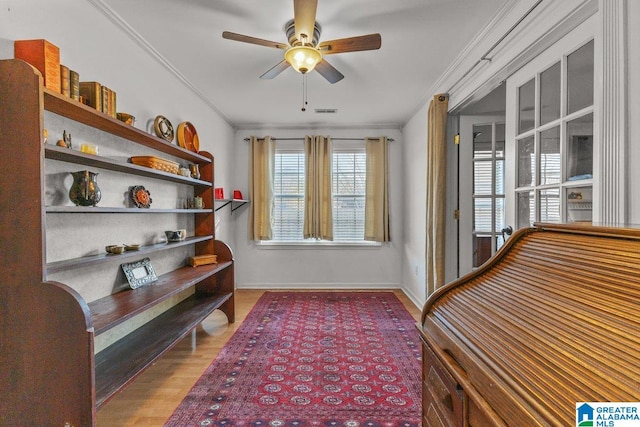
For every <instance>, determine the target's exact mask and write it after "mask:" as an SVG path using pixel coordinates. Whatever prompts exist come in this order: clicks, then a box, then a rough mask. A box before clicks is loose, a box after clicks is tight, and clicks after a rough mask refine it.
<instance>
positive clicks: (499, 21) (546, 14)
mask: <svg viewBox="0 0 640 427" xmlns="http://www.w3.org/2000/svg"><path fill="white" fill-rule="evenodd" d="M597 12H598V0H555V1H554V0H550V1H546V0H545V1H542V2H538V1H537V0H526V1H522V0H508V1H507V2H505V4H504V5H503V6H502V8H501V9H500V10H499V11H498V13H496V15H495V16H494V17H493V18H492V19H491V20H490V21H489V22H488V23H487V25H485V27H484V28H483V29H482V30H481V31H480V32H478V34H477V35H476V37H475V38H474V39H473V40H472V41H471V42H470V43H469V44H468V45H467V46H466V47H465V49H463V50H462V52H460V54H459V55H458V56H457V57H456V59H455V60H454V61H453V62H452V63H451V65H450V66H449V67H448V68H447V69H446V70H445V71H444V73H442V75H441V76H440V78H439V79H438V80H437V81H436V82H435V83H434V85H433V86H432V87H431V89H430V90H429V92H428V93H427V95H425V97H424V98H423V99H422V101H421V102H420V104H418V105H417V106H416V107H415V110H414V111H415V112H414V114H413V115H415V113H416V112H418V111H419V110H420V109H421V108H423V107H424V106H425V105H426V103H427V102H428V101H429V100H430V99H431V97H432V96H433V95H434V94H436V93H443V92H444V93H448V94H449V112H450V113H452V114H456V113H457V111H459V110H460V109H461V108H463V107H465V106H467V105H469V104H471V103H473V102H475V101H477V100H479V99H481V98H482V97H483V96H485V95H487V94H488V93H489V92H491V90H493V89H495V88H496V87H497V86H499V85H500V84H501V83H502V82H503V81H504V80H506V79H507V78H508V77H509V76H510V75H511V74H513V73H514V72H516V71H517V70H518V69H519V68H520V67H522V66H523V65H525V64H526V63H528V62H529V61H530V60H531V59H533V58H534V57H536V56H537V55H538V54H540V53H541V52H542V51H544V50H545V49H546V48H548V47H549V46H551V45H552V44H553V43H555V42H556V41H558V40H559V39H560V38H562V37H563V36H564V35H566V34H567V33H569V32H570V31H571V30H572V29H574V28H575V27H577V26H578V25H579V24H580V23H581V22H583V21H584V20H586V19H587V18H589V17H590V16H592V15H594V14H595V13H597ZM496 43H497V45H496ZM484 54H489V55H490V56H489V57H488V58H483V57H482V56H483V55H484ZM413 115H412V116H413Z"/></svg>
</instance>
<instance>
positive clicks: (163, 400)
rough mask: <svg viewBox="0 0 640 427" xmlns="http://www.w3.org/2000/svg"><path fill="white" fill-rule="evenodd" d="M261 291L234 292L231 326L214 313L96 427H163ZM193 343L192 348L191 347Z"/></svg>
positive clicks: (113, 403)
mask: <svg viewBox="0 0 640 427" xmlns="http://www.w3.org/2000/svg"><path fill="white" fill-rule="evenodd" d="M263 292H264V291H261V290H242V289H241V290H237V291H236V297H235V300H236V322H235V323H232V324H228V323H227V318H226V316H225V315H224V314H222V313H220V312H217V311H216V312H214V314H213V315H212V316H210V317H209V318H208V319H206V320H205V321H204V322H203V323H202V324H201V325H200V326H198V328H197V329H196V333H195V340H194V339H193V336H192V335H190V336H188V337H186V338H185V339H184V340H182V341H181V342H179V343H178V344H177V345H176V346H175V347H173V348H172V349H171V350H169V351H168V352H167V353H165V355H164V356H162V357H161V358H160V359H159V360H158V361H157V362H156V363H155V364H154V365H153V366H151V367H150V368H148V369H147V370H146V371H144V372H143V373H142V374H140V375H139V376H138V377H137V378H136V379H135V380H134V381H133V382H132V383H131V384H129V385H128V386H127V387H126V388H125V389H124V390H123V391H122V392H121V393H119V394H117V395H116V396H115V397H113V398H112V399H111V400H110V401H109V402H108V403H107V404H106V405H104V406H103V407H102V408H101V409H100V410H99V411H98V413H97V417H96V418H97V425H98V426H99V427H125V426H138V427H139V426H149V427H151V426H162V425H164V423H165V421H166V420H167V419H168V418H169V417H170V416H171V414H172V413H173V410H174V409H175V408H176V407H177V406H178V405H179V404H180V402H182V399H183V398H184V397H185V396H186V394H187V393H188V392H189V390H191V387H193V385H194V384H195V382H196V381H197V380H198V378H200V376H201V375H202V373H203V372H204V370H205V369H206V368H207V367H208V366H209V365H210V364H211V362H212V361H213V359H214V358H215V357H216V355H217V354H218V352H219V351H220V349H222V347H224V345H225V343H226V342H227V340H228V339H229V338H231V336H232V335H233V333H234V332H235V331H236V329H237V328H238V327H239V326H240V324H241V323H242V321H243V320H244V318H245V317H246V316H247V314H249V311H251V308H252V307H253V306H254V304H255V303H256V302H257V301H258V299H259V298H260V296H261V295H262V294H263ZM394 293H395V294H396V296H397V297H398V299H400V301H402V303H403V304H404V306H405V307H406V308H407V311H409V313H411V315H412V316H413V317H414V318H415V319H416V320H419V318H420V310H419V309H418V308H416V306H415V305H414V304H413V303H412V302H411V301H410V300H409V299H408V298H407V296H406V295H405V294H404V293H403V292H402V291H399V290H394ZM194 341H195V343H194Z"/></svg>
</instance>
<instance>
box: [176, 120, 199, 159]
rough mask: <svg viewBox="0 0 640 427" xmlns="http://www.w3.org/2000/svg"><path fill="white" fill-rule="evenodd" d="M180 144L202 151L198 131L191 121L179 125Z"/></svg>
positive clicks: (189, 148) (183, 146) (191, 149)
mask: <svg viewBox="0 0 640 427" xmlns="http://www.w3.org/2000/svg"><path fill="white" fill-rule="evenodd" d="M178 145H179V146H180V147H182V148H186V149H187V150H189V151H193V152H194V153H197V152H198V151H200V139H199V138H198V132H196V128H195V126H193V125H192V124H191V123H190V122H182V123H180V124H179V125H178Z"/></svg>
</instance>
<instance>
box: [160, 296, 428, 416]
mask: <svg viewBox="0 0 640 427" xmlns="http://www.w3.org/2000/svg"><path fill="white" fill-rule="evenodd" d="M414 324H415V320H414V319H413V318H412V317H411V315H410V314H409V313H408V312H407V311H406V309H405V308H404V306H403V305H402V303H401V302H400V301H399V300H398V298H397V297H396V296H395V295H394V294H393V293H392V292H267V293H265V294H264V295H263V296H262V297H261V298H260V300H259V301H258V303H257V304H256V305H255V306H254V308H253V309H252V310H251V312H250V313H249V315H248V316H247V318H246V319H245V321H244V322H243V324H242V325H241V326H240V328H239V329H238V330H237V331H236V333H235V334H234V335H233V337H231V339H230V340H229V342H228V343H227V344H226V345H225V347H224V348H223V349H222V350H221V352H220V354H219V355H218V357H217V358H216V359H215V360H214V361H213V363H212V364H211V366H209V367H208V368H207V370H206V371H205V373H204V374H203V375H202V377H201V378H200V379H199V380H198V381H197V383H196V384H195V386H194V387H193V388H192V389H191V391H190V392H189V394H188V395H187V396H186V397H185V399H184V400H183V401H182V403H181V404H180V405H179V406H178V408H177V409H176V410H175V412H174V413H173V415H172V416H171V418H170V419H169V420H168V421H167V424H166V426H181V427H182V426H252V427H263V426H264V427H267V426H270V427H285V426H286V427H303V426H323V427H325V426H326V427H338V426H344V427H377V426H380V427H383V426H385V427H386V426H390V427H391V426H393V427H400V426H403V427H404V426H406V427H413V426H416V427H417V426H420V424H421V422H420V413H421V373H420V372H421V371H420V345H419V336H418V332H417V330H416V328H415V326H414Z"/></svg>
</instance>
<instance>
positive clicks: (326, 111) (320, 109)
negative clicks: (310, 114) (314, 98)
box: [315, 108, 338, 114]
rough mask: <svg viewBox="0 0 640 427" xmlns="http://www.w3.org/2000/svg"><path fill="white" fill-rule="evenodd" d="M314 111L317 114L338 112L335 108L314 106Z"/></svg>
mask: <svg viewBox="0 0 640 427" xmlns="http://www.w3.org/2000/svg"><path fill="white" fill-rule="evenodd" d="M315 111H316V113H318V114H335V113H337V112H338V109H336V108H316V110H315Z"/></svg>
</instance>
